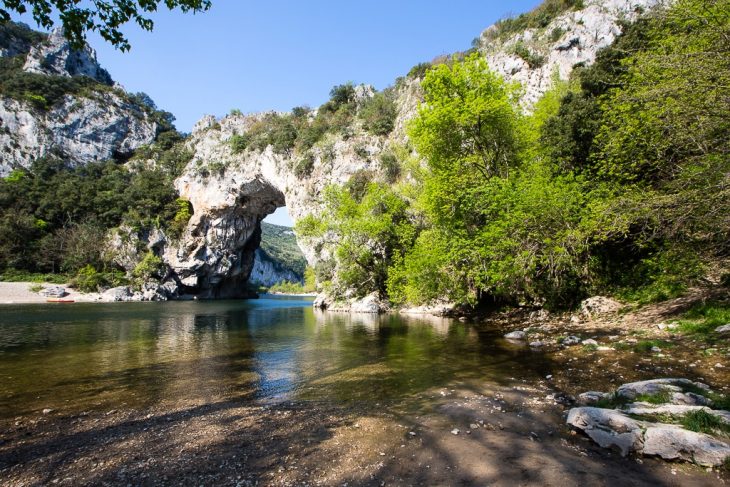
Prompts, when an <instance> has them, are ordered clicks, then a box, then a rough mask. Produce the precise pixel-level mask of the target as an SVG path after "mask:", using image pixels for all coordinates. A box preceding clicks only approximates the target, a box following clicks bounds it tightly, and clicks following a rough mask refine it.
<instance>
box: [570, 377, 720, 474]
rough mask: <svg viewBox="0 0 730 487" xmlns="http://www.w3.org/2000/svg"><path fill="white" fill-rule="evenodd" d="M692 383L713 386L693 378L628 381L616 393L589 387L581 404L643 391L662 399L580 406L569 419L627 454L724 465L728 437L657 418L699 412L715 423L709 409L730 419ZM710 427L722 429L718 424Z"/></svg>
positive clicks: (619, 399) (676, 417) (602, 443)
mask: <svg viewBox="0 0 730 487" xmlns="http://www.w3.org/2000/svg"><path fill="white" fill-rule="evenodd" d="M688 389H692V390H695V391H702V392H710V389H709V387H708V386H707V385H705V384H702V383H700V382H692V381H690V380H688V379H653V380H647V381H641V382H632V383H629V384H624V385H622V386H621V387H619V388H618V389H617V390H616V392H615V393H613V394H608V393H604V392H596V391H590V392H585V393H583V394H580V395H579V396H578V402H579V404H583V405H586V404H588V405H590V404H596V403H597V402H599V401H603V400H608V401H613V402H614V403H615V404H623V403H624V402H625V401H627V400H634V399H636V398H637V397H639V396H640V395H641V396H648V397H649V398H650V399H651V401H652V402H653V403H654V402H660V403H659V404H650V403H647V402H633V403H630V404H625V405H623V406H619V408H617V409H604V408H599V407H577V408H573V409H571V410H570V412H569V413H568V418H567V423H568V424H569V425H571V426H573V427H574V428H577V429H579V430H581V431H583V432H584V433H585V434H586V435H588V437H590V438H591V439H592V440H593V441H595V442H596V443H598V444H599V445H600V446H602V447H604V448H616V449H618V450H619V451H620V452H621V454H622V455H624V456H626V455H628V454H629V453H637V454H642V455H651V456H658V457H661V458H663V459H665V460H682V461H688V462H694V463H697V464H698V465H702V466H709V467H714V466H718V465H723V464H724V463H725V462H726V461H727V459H728V458H730V445H729V444H727V443H726V442H725V441H722V440H721V439H718V438H715V437H714V436H712V435H710V434H705V433H698V432H695V431H688V430H686V429H684V428H682V426H680V425H679V424H664V423H663V422H655V421H656V419H655V418H661V420H662V421H666V422H679V420H680V419H681V418H683V417H684V416H686V415H695V421H701V422H703V423H709V424H711V422H710V421H708V420H705V419H701V420H700V419H699V418H700V417H701V415H705V416H706V417H713V416H714V418H716V421H717V420H719V422H720V424H722V423H725V424H730V412H728V411H722V410H713V409H710V408H709V407H707V406H706V405H707V404H711V403H712V401H710V400H709V399H708V398H706V397H705V396H704V395H703V394H699V393H693V392H690V391H689V390H688ZM629 415H631V417H630V416H629ZM697 415H700V416H697ZM708 432H711V433H717V431H716V430H713V429H709V430H708Z"/></svg>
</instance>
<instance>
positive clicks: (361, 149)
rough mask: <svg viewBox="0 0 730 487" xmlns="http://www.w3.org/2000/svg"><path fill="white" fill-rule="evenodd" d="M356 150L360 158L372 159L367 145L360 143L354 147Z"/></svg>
mask: <svg viewBox="0 0 730 487" xmlns="http://www.w3.org/2000/svg"><path fill="white" fill-rule="evenodd" d="M353 150H354V151H355V155H356V156H357V157H359V158H360V159H365V160H369V159H370V151H369V150H368V148H367V147H365V146H364V145H362V144H358V145H356V146H355V147H354V149H353Z"/></svg>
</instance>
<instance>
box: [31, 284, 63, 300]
mask: <svg viewBox="0 0 730 487" xmlns="http://www.w3.org/2000/svg"><path fill="white" fill-rule="evenodd" d="M38 294H40V295H41V296H45V297H47V298H62V297H64V296H66V295H67V294H68V293H67V292H66V288H64V287H62V286H49V287H46V288H43V290H41V291H40V292H39V293H38Z"/></svg>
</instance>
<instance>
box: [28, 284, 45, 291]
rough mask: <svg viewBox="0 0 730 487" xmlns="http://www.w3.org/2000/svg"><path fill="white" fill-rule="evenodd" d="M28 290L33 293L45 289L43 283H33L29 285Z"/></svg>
mask: <svg viewBox="0 0 730 487" xmlns="http://www.w3.org/2000/svg"><path fill="white" fill-rule="evenodd" d="M28 291H30V292H32V293H39V292H41V291H43V284H31V285H30V286H28Z"/></svg>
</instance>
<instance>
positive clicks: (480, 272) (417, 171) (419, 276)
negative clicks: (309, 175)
mask: <svg viewBox="0 0 730 487" xmlns="http://www.w3.org/2000/svg"><path fill="white" fill-rule="evenodd" d="M422 86H423V89H424V93H425V103H424V104H423V105H422V106H421V108H420V110H419V112H418V115H417V116H416V118H415V119H414V120H413V121H412V122H411V124H410V127H409V135H410V140H411V141H412V143H413V145H414V146H415V149H417V152H418V154H419V155H420V156H421V157H422V158H423V159H424V160H425V165H419V164H417V163H415V164H414V162H413V160H412V159H413V157H412V155H411V153H409V151H408V150H407V149H404V150H400V151H399V158H398V163H399V164H400V165H401V166H402V167H401V173H402V174H405V176H404V177H402V178H401V179H400V181H399V182H398V183H396V184H395V185H384V184H381V183H376V182H371V183H369V182H368V181H367V179H365V181H362V179H363V178H362V175H356V176H357V177H355V178H353V181H352V182H351V184H350V185H349V187H345V188H331V189H330V190H329V191H328V192H327V193H326V198H325V201H324V202H325V211H324V212H323V213H322V215H325V216H323V217H317V216H311V217H309V218H306V219H304V220H303V221H301V222H300V224H299V226H298V227H299V228H298V230H299V232H300V233H301V234H302V235H304V236H305V237H310V238H314V239H319V240H320V241H330V242H336V243H335V250H334V252H333V253H332V255H331V258H330V259H328V260H325V261H323V262H322V263H321V264H320V265H319V267H318V269H317V273H318V277H319V278H320V280H321V281H323V283H324V285H325V288H326V289H327V290H328V291H329V292H331V293H332V294H334V295H335V296H340V297H344V296H349V295H351V294H352V293H353V290H354V292H355V293H356V294H361V295H363V294H367V293H370V292H378V293H379V294H380V295H381V297H383V298H387V299H390V300H391V301H393V302H396V303H412V304H420V303H424V302H429V301H433V300H436V299H448V300H451V301H457V302H469V303H477V302H479V301H482V300H485V299H490V300H501V301H510V302H531V303H544V304H547V305H552V306H565V305H571V304H573V303H575V302H577V301H578V300H579V299H581V298H582V297H583V296H585V295H587V294H588V293H594V292H609V293H619V294H623V296H624V297H626V298H629V299H635V300H638V301H649V300H657V299H663V298H666V297H670V296H673V295H676V294H677V293H679V292H682V291H683V290H684V289H685V287H686V286H687V285H688V284H690V283H691V282H693V280H694V279H697V278H698V277H699V276H700V275H701V274H702V272H703V263H706V262H708V261H709V260H711V259H716V258H718V257H724V256H727V253H728V252H729V251H730V246H729V244H728V242H730V157H728V156H729V148H730V147H729V145H730V141H729V140H728V137H727V134H728V133H730V1H728V0H720V1H717V2H705V1H702V0H680V1H678V2H676V3H675V4H674V5H673V6H672V7H670V8H667V9H664V10H659V11H657V12H655V13H653V14H652V15H651V16H648V17H646V18H644V19H643V20H641V21H639V22H638V23H636V24H633V25H631V26H626V27H625V30H624V34H623V35H622V36H620V37H619V39H618V40H617V42H616V43H615V44H614V45H613V46H611V47H609V48H607V49H605V50H603V51H602V52H600V53H599V55H598V58H597V60H596V62H595V64H594V65H592V66H591V67H589V68H579V69H576V70H575V71H574V75H573V77H572V79H571V80H570V81H562V82H561V81H557V82H556V84H555V88H554V89H553V90H552V91H551V92H549V93H547V94H546V95H545V96H544V97H543V99H542V100H541V101H540V102H539V103H538V104H537V106H536V107H535V108H534V111H533V113H532V114H531V115H524V114H523V113H522V111H521V110H520V108H519V104H518V103H519V100H518V94H519V91H518V90H517V88H516V87H514V86H511V85H509V84H506V83H505V82H504V81H502V79H501V78H499V77H498V76H497V75H495V74H493V73H491V72H490V71H489V69H488V67H487V66H486V63H485V62H484V60H483V59H481V58H479V57H478V56H477V55H473V56H471V57H468V58H466V59H464V60H463V61H461V62H456V63H452V64H451V65H440V66H437V67H435V68H432V69H430V70H428V71H427V72H426V74H425V78H424V80H423V85H422ZM396 152H398V151H396ZM358 181H359V182H358ZM354 183H357V184H354Z"/></svg>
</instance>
